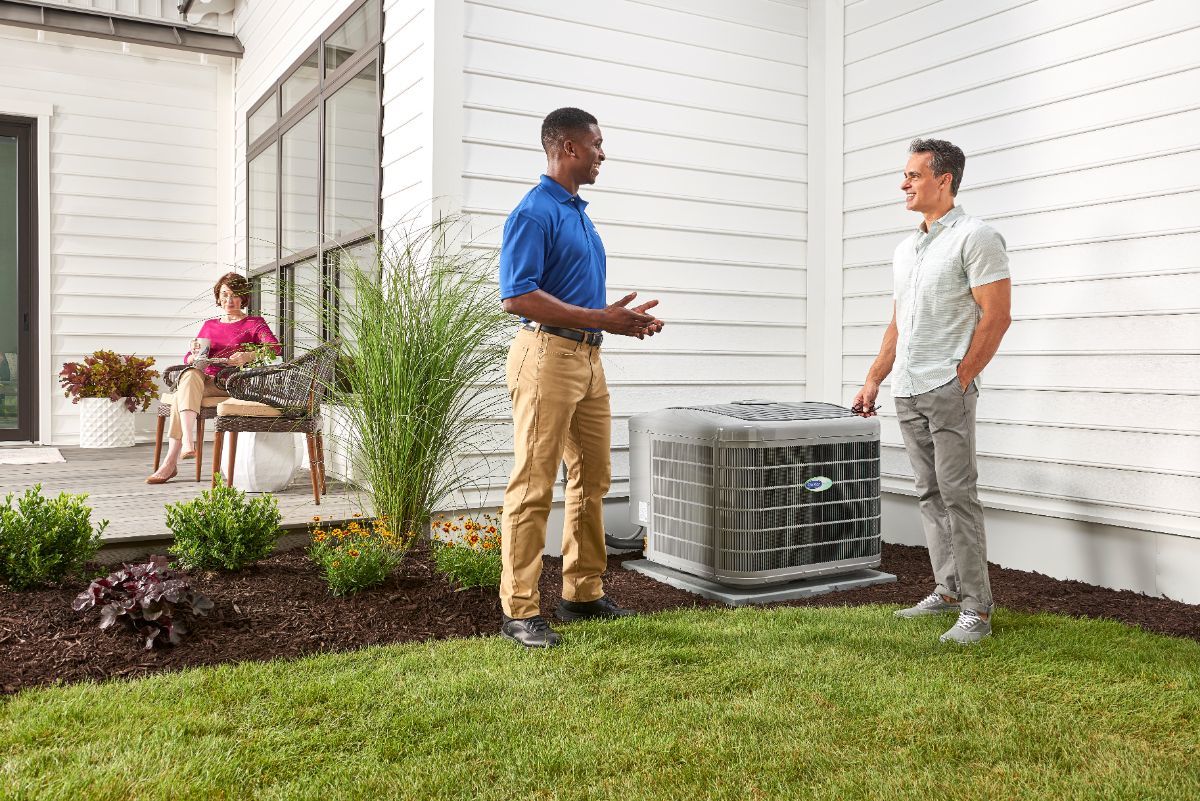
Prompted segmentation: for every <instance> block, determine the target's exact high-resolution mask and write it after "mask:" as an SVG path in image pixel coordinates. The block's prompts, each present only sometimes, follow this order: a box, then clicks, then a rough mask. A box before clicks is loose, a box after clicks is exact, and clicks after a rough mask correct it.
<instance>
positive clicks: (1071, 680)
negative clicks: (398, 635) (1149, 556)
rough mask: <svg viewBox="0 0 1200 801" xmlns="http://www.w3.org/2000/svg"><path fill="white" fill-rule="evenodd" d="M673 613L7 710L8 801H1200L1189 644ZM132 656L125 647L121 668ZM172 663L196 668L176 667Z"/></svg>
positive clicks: (39, 694)
mask: <svg viewBox="0 0 1200 801" xmlns="http://www.w3.org/2000/svg"><path fill="white" fill-rule="evenodd" d="M952 622H953V618H946V619H939V620H918V621H895V620H893V618H892V614H891V609H889V608H883V607H858V608H848V609H778V610H771V611H763V610H757V609H754V610H738V611H717V612H712V611H707V612H677V613H668V614H661V615H655V616H648V617H643V618H635V619H630V620H623V621H617V622H610V623H586V624H576V625H573V626H570V627H566V628H565V632H566V635H567V638H568V639H567V644H566V645H564V646H563V647H561V648H558V649H555V650H552V651H546V652H525V651H522V650H520V649H519V648H517V647H516V646H514V645H513V644H511V643H509V642H507V641H502V640H500V639H499V638H495V637H491V638H480V639H473V640H456V641H447V642H439V643H432V644H422V645H407V646H394V647H386V648H372V649H369V650H365V651H359V652H356V653H352V654H335V655H327V656H321V657H314V658H309V659H305V660H301V661H298V662H277V663H271V664H243V665H235V666H227V667H220V668H215V669H201V670H192V671H188V672H185V673H178V674H171V675H161V676H157V677H153V678H149V679H145V680H140V681H136V682H129V683H110V684H104V685H78V686H72V687H60V688H51V689H45V690H34V691H27V692H23V693H21V694H19V695H18V696H16V697H14V698H11V699H8V700H6V701H3V702H0V760H2V763H0V764H2V769H0V797H3V798H16V799H25V798H28V799H39V800H40V799H53V798H88V799H103V798H122V799H124V798H163V799H177V798H196V799H220V798H256V799H306V798H313V799H323V801H335V800H338V799H352V798H366V799H372V800H373V801H379V799H386V798H431V797H454V798H495V799H524V798H564V799H605V798H612V799H622V801H624V800H625V799H640V798H646V799H671V798H681V799H689V801H695V800H697V799H708V798H729V799H735V798H736V799H742V798H787V799H793V798H828V799H860V798H879V799H886V800H887V801H901V799H922V801H937V800H939V799H951V798H965V799H1076V798H1078V799H1118V798H1121V799H1124V798H1128V799H1138V800H1139V801H1145V800H1146V799H1170V801H1184V800H1185V799H1194V798H1198V797H1200V686H1198V685H1200V644H1197V643H1195V642H1192V641H1189V640H1180V639H1171V638H1167V637H1161V636H1156V635H1151V634H1147V633H1144V632H1142V631H1139V630H1136V629H1133V628H1129V627H1125V626H1122V625H1119V624H1116V623H1110V622H1103V621H1095V620H1074V619H1069V618H1063V617H1057V616H1053V615H1023V614H1015V613H1009V612H1006V611H1003V610H1002V611H1000V612H999V613H997V616H996V626H997V636H995V637H993V638H992V639H990V640H989V641H985V642H984V643H982V644H981V645H979V646H974V647H970V648H962V647H960V646H953V645H941V644H939V643H938V642H937V635H938V634H939V633H941V631H942V630H944V628H946V627H947V626H948V625H949V624H950V623H952ZM131 647H132V645H131ZM184 647H186V646H184Z"/></svg>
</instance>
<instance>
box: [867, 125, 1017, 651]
mask: <svg viewBox="0 0 1200 801" xmlns="http://www.w3.org/2000/svg"><path fill="white" fill-rule="evenodd" d="M909 154H910V158H909V160H908V164H907V165H906V166H905V168H904V182H903V183H902V184H901V185H900V188H901V189H902V190H903V191H904V193H905V208H907V209H908V210H909V211H915V212H918V213H919V214H921V215H922V216H923V217H924V220H923V221H922V223H921V225H920V226H919V227H918V229H917V230H916V231H915V232H913V233H912V234H911V235H910V236H908V237H907V238H906V239H905V240H904V241H903V242H901V243H900V245H899V246H898V247H897V248H896V253H895V255H894V257H893V280H894V302H893V304H892V322H891V324H890V325H888V328H887V331H886V332H885V333H884V336H883V345H882V347H881V348H880V349H879V356H878V357H876V359H875V362H874V363H873V364H872V365H871V369H870V370H869V371H868V372H867V380H866V381H865V382H864V384H863V388H862V390H860V391H859V393H858V395H857V396H856V397H855V399H854V402H855V405H856V406H855V408H856V409H861V410H862V411H861V414H863V415H864V416H868V417H869V416H871V415H873V414H874V413H875V398H876V397H877V396H878V394H879V385H880V383H881V382H882V381H883V380H884V379H885V378H886V377H887V376H888V374H889V373H893V366H894V368H895V370H894V373H893V376H892V398H893V400H894V401H895V403H896V417H897V419H898V420H899V423H900V432H901V434H902V435H903V437H904V445H905V448H906V450H907V451H908V457H909V460H910V461H911V462H912V466H913V471H914V473H915V474H916V488H917V493H918V495H919V499H920V507H921V518H922V521H923V524H924V528H925V540H926V542H927V543H928V545H929V559H930V562H931V563H932V565H933V575H934V580H935V581H936V582H937V586H936V587H935V588H934V591H933V592H932V593H931V594H930V595H929V596H928V597H927V598H925V599H924V600H922V601H921V602H919V603H918V604H917V605H916V606H913V607H911V608H909V609H902V610H900V611H898V612H897V613H896V615H897V616H899V617H903V618H912V617H921V616H925V615H936V614H941V613H944V612H953V611H957V612H958V613H959V616H958V622H957V623H955V624H954V626H952V627H951V628H950V630H949V631H947V632H946V633H945V634H943V635H942V637H941V639H942V641H943V642H947V641H949V642H958V643H971V642H978V641H979V640H981V639H983V638H984V637H986V636H987V635H988V634H990V633H991V631H992V625H991V613H992V589H991V584H990V583H989V581H988V572H987V543H986V537H985V535H984V527H983V506H982V505H981V504H980V503H979V493H978V491H977V489H976V480H977V474H976V467H975V406H976V403H977V402H978V400H979V381H978V376H979V373H980V372H981V371H982V370H983V368H984V367H985V366H986V365H987V363H988V362H989V361H991V359H992V357H993V356H994V355H995V354H996V350H997V349H998V348H999V347H1000V340H1001V339H1002V338H1003V336H1004V332H1005V331H1006V330H1008V326H1009V323H1010V322H1011V320H1010V317H1009V308H1010V298H1011V291H1012V281H1011V279H1010V278H1009V272H1008V254H1007V252H1006V251H1005V245H1004V239H1003V237H1001V236H1000V234H998V233H997V232H996V231H995V230H993V229H992V228H991V227H990V226H989V225H987V224H986V223H984V222H983V221H982V220H979V219H977V218H975V217H969V216H967V215H966V214H965V213H964V212H963V210H962V209H961V208H958V207H956V206H955V205H954V197H955V195H957V194H958V187H959V184H960V183H961V182H962V174H963V167H964V165H965V164H966V156H964V155H963V152H962V150H960V149H959V148H957V147H955V146H954V145H952V144H950V143H949V142H945V141H942V140H940V139H916V140H913V142H912V144H911V145H910V146H909Z"/></svg>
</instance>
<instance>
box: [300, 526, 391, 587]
mask: <svg viewBox="0 0 1200 801" xmlns="http://www.w3.org/2000/svg"><path fill="white" fill-rule="evenodd" d="M410 542H411V537H404V538H400V537H397V536H396V535H395V534H394V533H393V532H392V529H391V527H390V526H388V522H387V520H386V519H383V518H381V519H377V520H375V521H374V522H371V523H366V522H360V521H358V520H352V521H351V522H350V523H348V524H346V525H345V526H338V527H337V528H334V529H330V530H328V531H326V530H318V531H316V532H314V533H313V538H312V545H311V546H309V549H308V555H309V558H311V559H312V560H313V562H315V563H316V564H317V567H319V568H320V569H321V575H322V577H324V579H325V583H326V584H328V585H329V591H330V592H332V593H333V594H334V595H346V594H348V593H352V592H358V591H359V590H364V589H366V588H368V587H374V586H376V585H378V584H382V583H383V582H384V581H385V580H386V579H387V577H388V576H390V575H391V573H392V571H393V570H395V569H396V568H397V567H399V566H400V563H401V562H402V561H404V554H405V553H407V551H408V545H409V543H410Z"/></svg>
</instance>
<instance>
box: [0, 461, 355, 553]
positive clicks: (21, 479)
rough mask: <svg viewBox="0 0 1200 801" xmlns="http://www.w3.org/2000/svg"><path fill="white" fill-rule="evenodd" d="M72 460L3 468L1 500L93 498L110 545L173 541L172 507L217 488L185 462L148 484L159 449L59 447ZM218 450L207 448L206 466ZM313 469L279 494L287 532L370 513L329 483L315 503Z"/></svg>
mask: <svg viewBox="0 0 1200 801" xmlns="http://www.w3.org/2000/svg"><path fill="white" fill-rule="evenodd" d="M58 450H59V452H61V453H62V455H63V457H64V458H65V459H66V460H67V461H66V462H65V463H60V464H37V465H0V497H3V496H4V495H7V494H8V493H10V492H12V493H21V492H24V491H25V490H26V489H27V488H29V487H32V486H33V485H35V484H41V485H42V492H43V493H44V494H53V495H57V494H58V493H60V492H69V493H84V492H86V493H87V494H88V504H89V505H90V506H91V507H92V521H93V523H96V522H99V521H100V520H105V519H106V520H108V521H109V524H108V528H107V529H106V530H105V532H104V535H103V536H104V540H105V543H106V545H107V544H116V543H119V542H122V541H125V542H134V541H138V540H154V539H168V538H169V537H170V532H169V531H168V530H167V526H166V505H167V504H169V503H177V502H179V501H186V500H190V499H192V498H195V497H196V496H198V495H199V494H200V493H201V492H202V491H203V490H205V489H207V488H208V486H209V485H210V483H211V480H212V479H211V473H210V472H209V465H208V464H207V463H206V464H205V466H204V470H203V472H202V474H201V481H200V482H198V483H197V482H196V481H194V480H193V479H194V477H195V466H194V462H191V461H188V462H181V463H180V470H179V475H178V476H176V477H175V478H174V479H172V480H171V481H169V482H167V483H166V484H161V485H150V484H147V483H145V481H146V476H148V475H150V472H151V469H152V466H153V462H154V446H153V445H135V446H134V447H132V448H103V449H91V448H59V449H58ZM211 453H212V451H211V450H209V449H208V448H205V454H204V457H205V460H206V462H207V461H208V459H209V458H210V456H211ZM309 481H310V479H309V473H308V470H297V471H296V474H295V475H294V476H292V481H291V483H290V484H289V485H288V487H287V489H285V490H283V491H282V492H278V493H275V497H276V499H277V500H278V502H279V511H280V514H281V515H282V516H283V521H282V525H283V527H285V528H297V527H306V526H307V525H308V524H309V523H310V522H311V521H312V518H313V517H314V516H315V515H320V516H321V518H322V519H325V520H328V519H334V520H341V519H346V518H349V517H351V516H352V515H353V514H354V513H355V512H360V511H366V510H367V509H368V508H369V502H368V500H367V498H366V497H365V496H363V495H362V493H360V491H359V490H358V489H357V488H355V487H351V486H347V485H345V484H341V483H338V482H334V481H330V482H329V493H328V494H327V495H325V496H324V497H323V498H322V499H321V505H320V506H317V505H316V504H315V503H313V497H312V485H311V484H310V483H309Z"/></svg>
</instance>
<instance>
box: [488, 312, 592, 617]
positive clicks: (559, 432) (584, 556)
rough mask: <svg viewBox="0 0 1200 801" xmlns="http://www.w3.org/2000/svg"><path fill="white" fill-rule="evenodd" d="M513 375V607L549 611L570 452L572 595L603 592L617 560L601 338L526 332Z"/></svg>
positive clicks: (508, 601) (513, 359) (566, 582)
mask: <svg viewBox="0 0 1200 801" xmlns="http://www.w3.org/2000/svg"><path fill="white" fill-rule="evenodd" d="M505 378H506V379H507V382H508V391H509V395H510V396H511V397H512V402H513V428H514V431H513V439H514V445H515V447H514V451H515V454H516V456H515V464H514V465H513V471H512V476H511V477H510V478H509V481H508V489H507V490H506V491H505V493H504V528H503V531H504V540H503V550H502V555H503V564H504V572H503V575H502V577H501V579H500V601H501V604H502V605H503V607H504V614H506V615H508V616H509V617H511V618H517V619H524V618H529V617H533V616H534V615H538V614H541V610H540V604H541V597H540V595H539V594H538V579H539V578H540V577H541V575H542V551H543V550H544V549H545V547H546V518H547V516H548V515H549V514H550V502H551V499H552V496H553V491H554V482H555V479H556V478H557V477H558V467H559V465H560V464H561V463H562V461H563V459H564V458H565V459H566V462H567V498H566V517H565V521H564V524H563V539H562V552H563V587H562V597H563V598H565V599H567V600H568V601H581V602H586V601H594V600H596V599H597V598H599V597H600V596H602V595H603V594H604V587H603V584H602V582H601V578H600V577H601V576H602V575H603V574H604V571H605V569H606V567H607V566H608V556H607V553H606V551H605V549H604V510H603V506H602V504H603V500H604V495H605V493H607V492H608V487H609V484H610V483H611V479H612V463H611V457H610V454H609V449H610V444H611V439H612V413H611V411H610V409H609V400H608V384H607V383H606V382H605V380H604V367H603V365H602V364H601V363H600V348H599V347H597V346H592V345H585V344H583V343H582V342H572V341H571V340H569V339H564V338H563V337H559V336H555V335H553V334H547V333H545V332H544V331H536V332H535V331H526V330H524V329H522V330H521V331H520V332H518V333H517V336H516V339H514V340H513V343H512V346H511V347H510V348H509V351H508V365H507V370H506V375H505Z"/></svg>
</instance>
